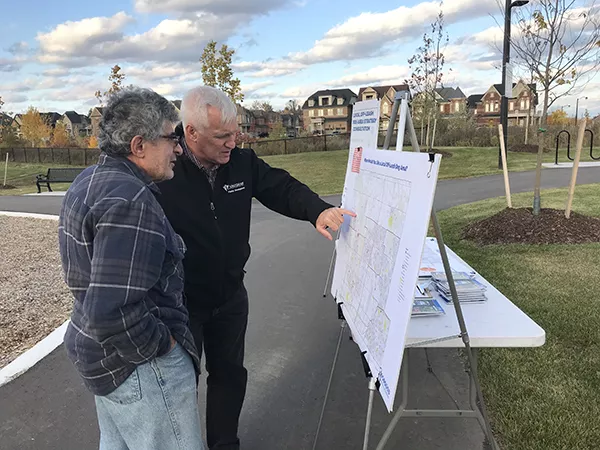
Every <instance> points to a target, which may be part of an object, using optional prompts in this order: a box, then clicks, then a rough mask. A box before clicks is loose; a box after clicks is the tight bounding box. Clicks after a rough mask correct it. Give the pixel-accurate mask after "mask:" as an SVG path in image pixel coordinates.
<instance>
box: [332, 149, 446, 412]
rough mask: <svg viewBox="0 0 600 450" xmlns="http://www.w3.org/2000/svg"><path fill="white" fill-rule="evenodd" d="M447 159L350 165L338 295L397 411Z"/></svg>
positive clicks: (385, 154)
mask: <svg viewBox="0 0 600 450" xmlns="http://www.w3.org/2000/svg"><path fill="white" fill-rule="evenodd" d="M440 159H441V156H440V155H435V159H434V160H433V162H431V161H430V156H429V154H427V153H412V152H395V151H386V150H376V149H372V148H371V149H363V151H362V152H361V155H360V158H354V157H353V158H351V161H349V164H348V170H347V172H346V182H345V185H344V193H343V196H342V207H344V208H347V209H350V210H353V211H354V212H356V214H357V216H356V218H350V217H348V216H346V217H345V221H344V223H343V225H342V228H341V230H340V236H339V239H338V241H337V242H336V245H337V259H336V264H335V270H334V275H333V282H332V288H331V293H332V295H333V297H334V298H335V299H336V301H337V302H338V303H340V304H341V308H342V311H343V313H344V317H345V319H346V321H347V322H348V325H349V326H350V330H351V331H352V337H353V339H354V341H355V342H356V343H357V344H358V346H359V347H360V349H361V351H362V352H365V351H366V354H365V358H366V360H367V362H368V364H369V368H370V369H371V372H372V374H373V376H374V377H377V379H378V380H379V382H380V385H381V386H380V389H379V392H380V393H381V395H382V397H383V400H384V403H385V404H386V406H387V408H388V410H389V411H392V409H393V402H394V397H395V395H396V389H397V386H398V379H399V375H400V368H401V366H402V356H403V353H404V343H405V339H406V332H407V328H408V322H409V320H410V316H411V311H412V304H413V296H414V290H415V285H416V283H417V278H418V275H419V269H420V261H421V255H422V252H423V244H424V242H425V237H426V236H427V228H428V224H429V217H430V215H431V208H432V206H433V198H434V195H435V186H436V184H437V178H438V171H439V164H440Z"/></svg>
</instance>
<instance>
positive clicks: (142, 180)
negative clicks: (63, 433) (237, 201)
mask: <svg viewBox="0 0 600 450" xmlns="http://www.w3.org/2000/svg"><path fill="white" fill-rule="evenodd" d="M177 121H178V114H177V111H176V110H175V108H174V107H173V105H172V104H171V103H170V102H169V101H168V100H166V99H165V98H163V97H161V96H160V95H158V94H156V93H154V92H152V91H150V90H146V89H139V88H128V89H125V90H123V91H121V92H119V93H117V94H115V95H114V96H112V97H111V99H110V101H109V103H108V105H107V107H106V108H105V110H104V114H103V117H102V121H101V122H100V134H99V137H98V146H99V147H100V149H101V150H102V153H101V156H100V159H99V162H98V164H96V165H95V166H92V167H89V168H87V169H86V170H85V171H84V172H83V173H82V174H81V175H79V176H78V177H77V179H76V180H75V182H74V183H73V185H72V186H71V188H70V189H69V191H68V192H67V194H66V196H65V199H64V202H63V206H62V211H61V214H60V222H59V244H60V253H61V257H62V263H63V269H64V272H65V280H66V282H67V284H68V286H69V288H70V290H71V292H72V293H73V295H74V297H75V301H74V306H73V312H72V315H71V321H70V323H69V326H68V329H67V332H66V335H65V346H66V349H67V354H68V356H69V358H70V359H71V361H72V362H73V364H74V365H75V368H76V369H77V370H78V372H79V373H80V375H81V377H82V379H83V381H84V383H85V385H86V386H87V387H88V389H89V390H90V391H91V392H92V393H93V394H94V395H95V401H96V409H97V413H98V422H99V426H100V449H110V450H119V449H144V450H150V449H156V450H169V449H178V450H182V449H185V450H187V449H189V450H201V449H203V444H202V438H201V433H200V422H199V415H198V402H197V395H196V380H197V373H198V372H199V357H198V351H197V349H196V347H195V344H194V339H193V337H192V335H191V332H190V330H189V328H188V321H189V318H188V311H187V309H186V307H185V305H184V299H183V267H182V260H183V256H184V252H185V244H184V243H183V241H182V239H181V238H180V237H179V236H178V235H177V234H176V233H175V232H174V231H173V228H172V227H171V225H170V224H169V221H168V220H167V219H166V217H165V214H164V212H163V210H162V208H161V206H160V205H159V203H158V201H157V200H156V198H155V196H156V195H157V194H158V193H159V190H158V188H157V186H156V184H155V182H158V181H163V180H167V179H170V178H172V177H173V166H174V162H175V159H176V156H177V155H179V154H181V151H182V150H181V147H180V146H179V144H178V138H177V136H176V135H175V134H174V133H173V131H174V126H175V123H176V122H177Z"/></svg>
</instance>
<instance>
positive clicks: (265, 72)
mask: <svg viewBox="0 0 600 450" xmlns="http://www.w3.org/2000/svg"><path fill="white" fill-rule="evenodd" d="M305 67H306V66H305V65H304V64H301V63H297V62H292V61H267V62H250V61H242V62H240V63H236V64H232V69H233V70H234V71H236V72H249V73H248V76H249V77H252V78H267V77H281V76H284V75H290V74H293V73H296V72H298V71H299V70H302V69H304V68H305Z"/></svg>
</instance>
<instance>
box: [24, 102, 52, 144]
mask: <svg viewBox="0 0 600 450" xmlns="http://www.w3.org/2000/svg"><path fill="white" fill-rule="evenodd" d="M21 135H22V136H23V139H24V140H25V141H26V142H27V143H28V144H31V146H32V147H41V146H43V145H45V144H47V143H48V142H49V141H50V136H51V135H52V129H51V128H50V126H49V125H48V124H47V123H46V121H45V120H44V119H43V118H42V116H41V115H40V113H39V111H38V110H37V109H36V108H34V107H33V106H30V107H29V108H28V109H27V112H26V113H25V114H23V116H22V117H21Z"/></svg>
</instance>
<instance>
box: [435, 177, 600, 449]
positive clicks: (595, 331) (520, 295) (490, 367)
mask: <svg viewBox="0 0 600 450" xmlns="http://www.w3.org/2000/svg"><path fill="white" fill-rule="evenodd" d="M599 197H600V185H599V184H595V185H583V186H579V187H578V188H577V190H576V195H575V200H574V211H577V212H579V213H582V214H587V215H592V216H600V202H599V201H598V198H599ZM566 198H567V190H566V189H554V190H548V191H544V192H543V193H542V204H543V207H547V208H557V209H564V206H565V204H566ZM531 199H532V194H518V195H515V196H513V205H514V206H515V207H528V206H530V205H531ZM505 206H506V203H505V200H504V198H498V199H491V200H485V201H482V202H477V203H473V204H468V205H462V206H458V207H455V208H451V209H449V210H446V211H442V212H440V213H439V219H440V223H441V226H442V230H443V233H444V237H445V239H446V242H447V244H448V246H449V247H451V248H452V249H453V250H454V251H456V252H457V253H458V254H459V255H460V256H461V257H462V258H463V259H465V260H466V261H467V262H468V263H469V264H470V265H472V266H473V267H474V268H475V269H476V270H478V271H479V272H480V273H481V274H482V275H483V276H484V277H485V278H486V279H488V280H489V281H490V282H491V283H492V284H493V285H494V286H496V287H497V288H498V289H499V290H500V291H501V292H502V293H503V294H504V295H506V296H507V297H508V298H509V299H510V300H511V301H513V302H514V303H515V304H516V305H517V306H519V307H520V308H521V309H522V310H523V311H524V312H525V313H526V314H528V315H529V316H530V317H531V318H532V319H533V320H535V321H536V322H537V323H538V324H539V325H540V326H541V327H542V328H544V330H545V331H546V344H545V345H544V346H542V347H538V348H532V349H485V350H483V351H482V352H481V358H480V377H481V381H482V385H483V391H484V397H485V399H486V403H487V406H488V408H489V410H490V415H491V417H492V421H493V428H494V430H495V432H496V433H497V436H498V439H499V441H500V446H501V448H502V449H503V450H579V449H581V450H584V449H586V450H587V449H595V448H599V446H600V444H599V443H600V427H599V426H598V417H600V401H599V399H600V300H599V299H600V283H599V282H598V280H599V279H600V244H585V245H543V246H539V245H494V246H486V247H479V246H477V245H475V244H472V243H470V242H467V241H463V240H461V239H460V236H461V230H462V229H463V227H464V226H465V225H467V224H468V223H470V222H472V221H476V220H479V219H482V218H485V217H488V216H490V215H493V214H495V213H496V212H498V211H500V210H502V209H503V208H504V207H505Z"/></svg>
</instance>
